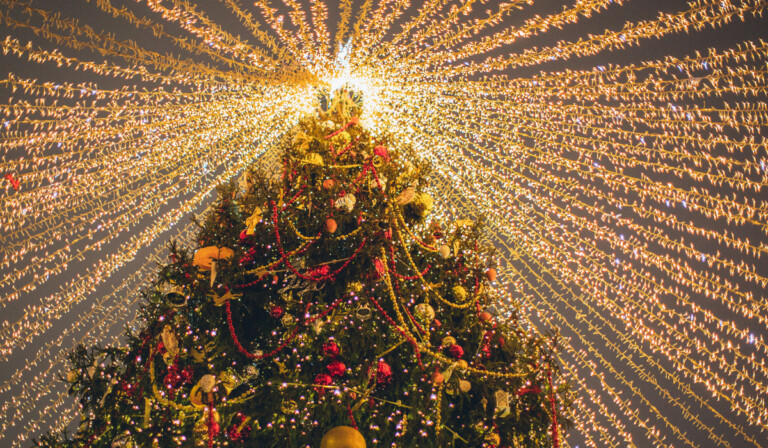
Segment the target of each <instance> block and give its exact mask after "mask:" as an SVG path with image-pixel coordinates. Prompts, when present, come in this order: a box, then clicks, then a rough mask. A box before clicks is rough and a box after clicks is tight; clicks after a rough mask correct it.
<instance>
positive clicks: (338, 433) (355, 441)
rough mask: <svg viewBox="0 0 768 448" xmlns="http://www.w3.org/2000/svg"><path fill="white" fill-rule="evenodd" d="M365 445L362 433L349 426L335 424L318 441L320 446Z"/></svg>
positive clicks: (345, 447)
mask: <svg viewBox="0 0 768 448" xmlns="http://www.w3.org/2000/svg"><path fill="white" fill-rule="evenodd" d="M365 446H366V445H365V439H364V438H363V435H362V434H360V431H358V430H356V429H355V428H352V427H350V426H337V427H335V428H333V429H331V430H330V431H328V432H326V433H325V435H324V436H323V439H322V440H321V441H320V448H365Z"/></svg>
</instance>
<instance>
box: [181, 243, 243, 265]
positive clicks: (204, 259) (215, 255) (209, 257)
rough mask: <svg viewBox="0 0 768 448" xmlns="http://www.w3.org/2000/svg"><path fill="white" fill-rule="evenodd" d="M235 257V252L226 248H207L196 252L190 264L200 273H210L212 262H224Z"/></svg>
mask: <svg viewBox="0 0 768 448" xmlns="http://www.w3.org/2000/svg"><path fill="white" fill-rule="evenodd" d="M234 256H235V251H233V250H232V249H229V248H226V247H216V246H207V247H203V248H200V249H198V250H197V252H195V256H194V258H193V259H192V264H193V265H194V266H197V268H198V269H200V270H202V271H210V270H211V263H212V262H213V261H214V260H224V259H228V258H232V257H234Z"/></svg>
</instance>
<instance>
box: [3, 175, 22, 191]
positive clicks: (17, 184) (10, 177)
mask: <svg viewBox="0 0 768 448" xmlns="http://www.w3.org/2000/svg"><path fill="white" fill-rule="evenodd" d="M3 177H5V178H6V179H8V182H10V183H11V186H13V189H14V190H16V191H19V187H20V186H21V182H20V181H19V180H18V179H14V177H13V174H11V173H8V174H6V175H4V176H3Z"/></svg>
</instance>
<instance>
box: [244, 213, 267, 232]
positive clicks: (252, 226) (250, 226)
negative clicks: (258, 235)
mask: <svg viewBox="0 0 768 448" xmlns="http://www.w3.org/2000/svg"><path fill="white" fill-rule="evenodd" d="M263 215H264V211H263V210H262V209H261V207H256V208H255V209H253V213H251V216H249V217H248V218H247V219H246V220H245V225H246V226H247V228H246V229H245V234H246V235H253V234H254V232H255V230H256V224H258V223H259V222H260V221H261V219H262V217H263Z"/></svg>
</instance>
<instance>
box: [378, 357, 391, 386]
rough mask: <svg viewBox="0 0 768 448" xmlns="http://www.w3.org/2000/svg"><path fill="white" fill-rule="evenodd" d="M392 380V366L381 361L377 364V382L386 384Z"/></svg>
mask: <svg viewBox="0 0 768 448" xmlns="http://www.w3.org/2000/svg"><path fill="white" fill-rule="evenodd" d="M390 381H392V366H390V365H389V364H387V363H386V362H384V361H379V364H378V365H376V382H377V383H378V384H381V385H386V384H389V382H390Z"/></svg>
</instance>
